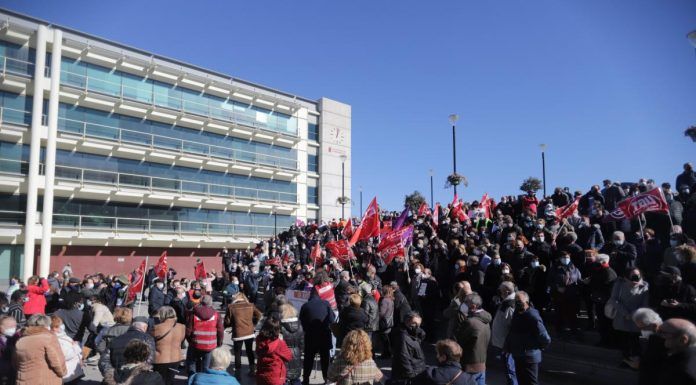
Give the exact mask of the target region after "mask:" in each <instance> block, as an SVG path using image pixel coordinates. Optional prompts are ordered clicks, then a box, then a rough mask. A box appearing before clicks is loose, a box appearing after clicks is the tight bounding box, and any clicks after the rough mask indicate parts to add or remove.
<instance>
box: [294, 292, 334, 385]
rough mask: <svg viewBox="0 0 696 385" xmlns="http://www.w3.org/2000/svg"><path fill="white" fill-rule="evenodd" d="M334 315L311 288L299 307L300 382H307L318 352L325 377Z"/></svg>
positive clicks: (305, 384)
mask: <svg viewBox="0 0 696 385" xmlns="http://www.w3.org/2000/svg"><path fill="white" fill-rule="evenodd" d="M335 319H336V316H335V315H334V312H333V310H332V309H331V305H330V304H329V302H327V301H326V300H323V299H321V298H320V297H319V293H317V291H316V288H313V289H312V291H311V294H310V295H309V300H308V301H307V302H306V303H305V304H304V305H302V308H301V309H300V323H301V324H302V329H303V330H304V331H305V340H304V346H305V350H304V364H303V370H302V384H303V385H308V384H309V375H310V374H311V372H312V366H313V364H314V357H315V356H316V354H317V353H319V358H320V361H321V373H322V375H323V378H324V380H326V379H327V375H328V370H329V351H330V350H331V347H332V342H331V328H330V325H331V324H333V323H334V320H335Z"/></svg>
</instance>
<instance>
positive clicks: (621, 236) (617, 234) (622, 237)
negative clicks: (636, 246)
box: [612, 230, 626, 239]
mask: <svg viewBox="0 0 696 385" xmlns="http://www.w3.org/2000/svg"><path fill="white" fill-rule="evenodd" d="M612 237H620V238H621V239H626V235H624V233H623V231H620V230H617V231H614V233H612Z"/></svg>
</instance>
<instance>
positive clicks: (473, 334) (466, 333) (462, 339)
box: [456, 310, 493, 373]
mask: <svg viewBox="0 0 696 385" xmlns="http://www.w3.org/2000/svg"><path fill="white" fill-rule="evenodd" d="M492 319H493V317H491V314H490V313H488V312H487V311H485V310H479V311H476V312H470V313H469V316H468V317H466V318H464V319H463V320H462V322H461V323H460V325H459V327H458V328H457V330H456V337H457V342H458V343H459V346H461V347H462V358H461V362H462V365H463V367H464V370H466V371H467V372H470V373H471V372H473V373H478V372H483V371H485V370H486V353H487V352H488V343H489V342H490V340H491V326H490V323H491V320H492Z"/></svg>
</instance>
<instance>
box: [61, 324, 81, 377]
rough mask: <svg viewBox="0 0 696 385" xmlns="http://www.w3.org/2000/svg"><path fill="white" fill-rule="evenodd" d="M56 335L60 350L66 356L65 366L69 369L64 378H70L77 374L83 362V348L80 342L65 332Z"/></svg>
mask: <svg viewBox="0 0 696 385" xmlns="http://www.w3.org/2000/svg"><path fill="white" fill-rule="evenodd" d="M56 337H57V338H58V343H59V344H60V350H61V351H62V352H63V356H64V357H65V368H66V370H67V371H66V373H65V375H64V376H63V378H70V377H71V376H73V375H74V374H75V371H76V370H77V366H78V365H80V363H81V362H82V348H81V347H80V344H78V343H77V342H76V341H73V339H72V338H70V337H68V336H67V335H66V334H65V333H64V332H60V333H58V334H56Z"/></svg>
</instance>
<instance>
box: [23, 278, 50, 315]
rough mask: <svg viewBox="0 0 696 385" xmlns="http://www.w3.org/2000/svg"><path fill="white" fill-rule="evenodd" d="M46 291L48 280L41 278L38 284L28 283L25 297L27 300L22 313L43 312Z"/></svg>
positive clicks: (44, 309)
mask: <svg viewBox="0 0 696 385" xmlns="http://www.w3.org/2000/svg"><path fill="white" fill-rule="evenodd" d="M47 291H48V281H46V279H42V280H41V282H40V283H39V285H28V286H27V298H29V300H28V301H27V302H25V303H24V314H27V315H34V314H45V311H46V297H45V296H44V293H45V292H47ZM27 318H29V317H27Z"/></svg>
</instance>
